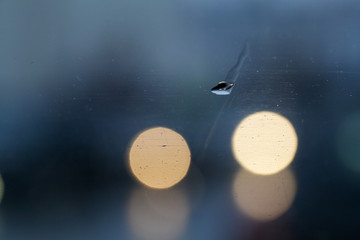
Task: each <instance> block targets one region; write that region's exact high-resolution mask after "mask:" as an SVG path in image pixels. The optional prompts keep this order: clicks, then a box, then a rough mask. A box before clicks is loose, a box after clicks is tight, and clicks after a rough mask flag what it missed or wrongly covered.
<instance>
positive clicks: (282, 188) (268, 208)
mask: <svg viewBox="0 0 360 240" xmlns="http://www.w3.org/2000/svg"><path fill="white" fill-rule="evenodd" d="M295 194H296V180H295V177H294V174H293V173H292V171H291V170H288V169H286V170H284V171H282V172H279V173H277V174H274V175H270V176H261V175H256V174H252V173H250V172H248V171H246V170H240V171H239V172H238V173H237V175H236V177H235V179H234V183H233V195H234V200H235V202H236V204H237V206H238V207H239V209H240V210H241V211H242V212H243V213H245V214H246V215H247V216H249V217H251V218H253V219H255V220H259V221H269V220H273V219H276V218H278V217H280V216H281V215H282V214H283V213H284V212H286V211H287V210H288V209H289V208H290V206H291V205H292V203H293V201H294V198H295Z"/></svg>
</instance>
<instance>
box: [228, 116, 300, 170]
mask: <svg viewBox="0 0 360 240" xmlns="http://www.w3.org/2000/svg"><path fill="white" fill-rule="evenodd" d="M297 144H298V139H297V135H296V132H295V129H294V127H293V125H292V124H291V123H290V121H289V120H287V119H286V118H285V117H283V116H281V115H279V114H277V113H274V112H267V111H263V112H257V113H254V114H251V115H249V116H247V117H246V118H245V119H244V120H242V121H241V122H240V124H239V125H238V126H237V127H236V129H235V131H234V134H233V137H232V150H233V154H234V156H235V158H236V160H237V161H238V162H239V163H240V164H241V165H242V166H243V167H244V168H245V169H247V170H248V171H250V172H252V173H255V174H260V175H271V174H275V173H277V172H279V171H281V170H283V169H285V168H286V167H287V166H288V165H289V164H290V163H291V162H292V160H293V159H294V156H295V153H296V150H297Z"/></svg>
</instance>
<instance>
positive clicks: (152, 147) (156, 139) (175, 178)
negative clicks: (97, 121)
mask: <svg viewBox="0 0 360 240" xmlns="http://www.w3.org/2000/svg"><path fill="white" fill-rule="evenodd" d="M190 159H191V153H190V149H189V147H188V145H187V143H186V141H185V139H184V138H183V137H182V136H181V135H180V134H179V133H177V132H175V131H173V130H171V129H169V128H164V127H155V128H151V129H148V130H146V131H143V132H142V133H140V134H139V135H138V136H137V137H136V139H135V140H134V141H133V143H132V145H131V148H130V151H129V165H130V169H131V172H132V173H133V174H134V176H135V177H136V178H137V179H138V180H139V181H140V182H141V183H143V184H145V185H146V186H148V187H151V188H157V189H164V188H169V187H172V186H174V185H175V184H177V183H178V182H180V181H181V180H182V179H183V178H184V177H185V175H186V173H187V171H188V169H189V166H190Z"/></svg>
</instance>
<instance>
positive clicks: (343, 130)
mask: <svg viewBox="0 0 360 240" xmlns="http://www.w3.org/2000/svg"><path fill="white" fill-rule="evenodd" d="M337 151H338V154H339V157H340V159H341V161H342V162H343V163H344V165H345V166H346V167H347V168H348V169H351V170H352V171H355V172H357V173H360V113H356V114H354V115H352V116H349V117H348V118H347V119H346V120H345V121H344V122H343V123H342V124H341V125H340V128H339V132H338V136H337Z"/></svg>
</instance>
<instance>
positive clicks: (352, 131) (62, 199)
mask: <svg viewBox="0 0 360 240" xmlns="http://www.w3.org/2000/svg"><path fill="white" fill-rule="evenodd" d="M359 22H360V3H359V1H355V0H344V1H337V0H318V1H310V0H302V1H301V0H273V1H265V0H264V1H262V0H256V1H254V0H243V1H237V0H224V1H216V0H191V1H190V0H178V1H164V0H157V1H145V0H118V1H115V0H103V1H99V0H86V1H85V0H68V1H67V0H64V1H45V0H31V1H26V0H13V1H10V0H1V1H0V173H1V176H2V182H3V187H1V188H2V189H0V190H1V191H0V192H1V193H2V194H1V198H2V201H1V203H0V237H1V238H2V239H157V240H162V239H194V240H195V239H209V240H210V239H214V240H215V239H234V240H235V239H321V240H323V239H356V238H357V236H359V233H360V230H359V228H358V225H359V215H360V206H359V203H360V115H359V114H360V82H359V77H360V70H359V67H360V66H359V64H360V27H359ZM245 41H248V42H249V45H250V54H249V56H248V58H247V60H246V62H245V64H244V66H243V72H242V73H241V76H240V78H239V80H238V81H237V83H236V86H235V87H234V90H233V91H232V93H231V95H229V96H216V95H214V94H212V93H211V92H210V91H209V90H210V89H211V88H212V87H213V86H214V85H216V84H217V82H219V81H221V80H223V79H224V78H225V76H226V73H227V72H228V70H229V69H230V68H231V66H232V65H233V64H234V63H235V62H236V58H237V56H238V54H239V51H240V50H241V48H242V47H243V45H244V43H245ZM259 111H271V112H276V113H278V114H281V115H282V116H284V117H286V118H287V119H288V120H289V121H290V122H291V124H292V125H293V126H294V128H295V130H296V133H297V137H298V147H297V152H296V155H295V158H294V159H293V162H292V163H291V165H290V166H289V168H288V170H289V171H291V174H290V175H291V176H293V178H291V179H292V180H286V179H285V178H282V179H285V180H284V181H289V182H292V181H294V182H296V190H294V191H295V193H294V194H295V195H294V199H293V200H291V201H289V204H288V205H289V206H288V207H287V209H286V211H284V212H283V213H282V214H281V215H280V214H279V215H278V216H277V217H276V218H274V219H271V220H266V221H261V220H257V219H253V218H251V217H249V216H247V215H246V214H245V213H244V212H242V211H241V210H240V209H239V208H238V207H237V202H236V199H234V197H233V194H234V193H233V190H232V189H233V185H234V184H235V183H234V181H236V180H235V179H238V178H237V177H236V176H237V174H238V172H239V171H241V170H242V167H241V166H240V165H239V164H238V163H237V161H236V160H235V158H234V156H233V154H232V146H231V137H232V134H233V132H234V130H235V128H236V126H237V125H238V124H239V122H240V121H241V120H242V119H244V118H245V117H246V116H248V115H249V114H252V113H255V112H259ZM156 126H162V127H166V128H169V129H172V130H174V131H176V132H177V133H179V134H180V135H181V136H182V137H183V138H184V139H185V140H186V142H187V144H188V146H189V149H190V152H191V165H190V168H189V170H188V172H187V174H186V176H185V178H184V179H183V180H182V181H181V182H180V183H178V184H177V185H175V186H174V187H172V188H170V189H167V190H154V189H150V188H148V187H146V186H144V185H143V184H141V183H139V182H138V181H136V180H135V178H134V177H133V176H132V173H131V171H130V170H129V168H128V151H129V148H130V146H131V143H132V140H133V139H134V138H135V137H136V136H137V135H138V134H139V133H141V132H142V131H144V130H146V129H149V128H152V127H156ZM256 177H258V178H261V176H255V178H256ZM245 178H246V179H247V180H245V181H242V183H244V182H245V185H246V186H250V187H249V189H250V190H249V189H248V190H247V191H248V192H249V191H250V193H249V195H251V194H252V190H253V189H257V187H256V186H257V185H256V184H255V182H257V181H258V180H251V179H252V178H251V177H246V176H245ZM259 181H260V180H259ZM253 182H254V186H253V185H251V184H252V183H253ZM247 183H249V184H250V185H247ZM285 185H286V184H285V183H274V185H273V186H274V187H275V188H276V189H280V190H279V191H280V192H281V191H282V190H281V189H282V186H285ZM259 189H261V188H259ZM254 191H255V190H254ZM259 192H260V193H263V191H262V190H259ZM260 195H261V194H260ZM274 195H277V194H276V193H273V194H272V196H274ZM255 196H258V195H256V194H255ZM258 198H260V197H258ZM253 200H254V201H256V200H257V197H254V198H253ZM276 204H277V202H275V205H276ZM149 206H150V207H149ZM154 209H155V210H154ZM159 209H160V210H159Z"/></svg>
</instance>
